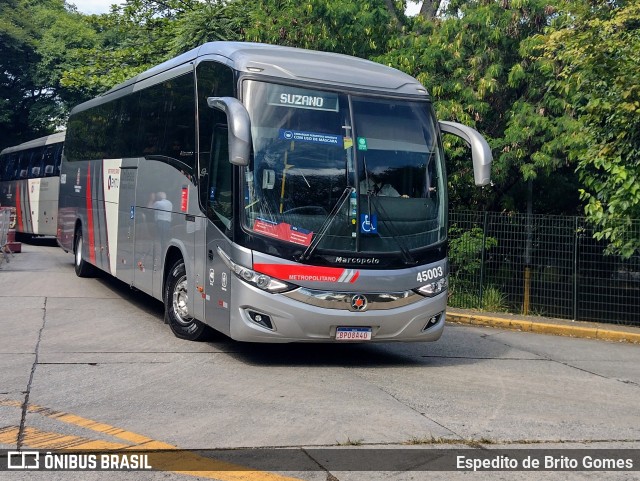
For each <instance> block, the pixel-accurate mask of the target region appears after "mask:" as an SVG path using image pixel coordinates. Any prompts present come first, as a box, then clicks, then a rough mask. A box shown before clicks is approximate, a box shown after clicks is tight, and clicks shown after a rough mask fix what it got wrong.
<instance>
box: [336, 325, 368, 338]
mask: <svg viewBox="0 0 640 481" xmlns="http://www.w3.org/2000/svg"><path fill="white" fill-rule="evenodd" d="M370 340H371V328H370V327H338V328H337V329H336V341H370Z"/></svg>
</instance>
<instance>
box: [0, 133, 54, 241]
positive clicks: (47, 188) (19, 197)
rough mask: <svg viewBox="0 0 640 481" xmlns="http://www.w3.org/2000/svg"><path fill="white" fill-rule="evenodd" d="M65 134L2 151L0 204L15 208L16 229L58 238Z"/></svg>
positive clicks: (42, 138) (0, 155) (19, 231)
mask: <svg viewBox="0 0 640 481" xmlns="http://www.w3.org/2000/svg"><path fill="white" fill-rule="evenodd" d="M64 136H65V133H64V132H58V133H55V134H51V135H47V136H45V137H40V138H39V139H34V140H30V141H28V142H24V143H22V144H20V145H16V146H14V147H7V148H6V149H4V150H3V151H2V152H0V205H1V206H2V207H12V208H14V209H15V230H16V232H18V233H20V234H26V235H49V236H54V235H56V227H57V224H58V220H57V215H58V186H59V177H60V160H61V157H62V145H63V143H64Z"/></svg>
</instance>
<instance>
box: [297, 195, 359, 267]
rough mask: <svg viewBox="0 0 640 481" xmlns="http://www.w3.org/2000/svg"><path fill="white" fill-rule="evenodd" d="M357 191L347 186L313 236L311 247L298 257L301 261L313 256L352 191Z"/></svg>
mask: <svg viewBox="0 0 640 481" xmlns="http://www.w3.org/2000/svg"><path fill="white" fill-rule="evenodd" d="M355 191H356V188H355V187H347V188H346V189H344V192H343V193H342V195H341V196H340V198H339V199H338V201H337V202H336V203H335V205H334V206H333V208H332V209H331V212H330V213H329V215H328V216H327V218H326V219H325V221H324V222H323V224H322V226H320V229H319V230H318V233H317V234H316V235H315V236H314V237H313V242H311V244H309V247H307V249H306V250H305V251H304V252H303V253H302V255H301V256H300V258H299V259H298V260H299V261H306V260H309V259H310V258H311V255H312V254H313V251H315V250H316V247H318V244H320V241H321V240H322V239H323V238H324V236H325V234H326V233H327V231H328V230H329V227H330V226H331V223H332V222H333V220H334V219H335V218H336V216H337V215H338V212H340V209H342V206H343V205H344V203H345V202H346V200H347V199H348V198H349V196H350V195H351V193H352V192H355Z"/></svg>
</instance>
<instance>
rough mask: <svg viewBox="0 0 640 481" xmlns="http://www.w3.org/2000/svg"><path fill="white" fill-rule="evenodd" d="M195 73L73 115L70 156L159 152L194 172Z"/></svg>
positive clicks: (68, 141) (69, 132)
mask: <svg viewBox="0 0 640 481" xmlns="http://www.w3.org/2000/svg"><path fill="white" fill-rule="evenodd" d="M194 144H195V102H194V85H193V75H192V74H187V75H183V76H180V77H177V78H174V79H171V80H167V81H165V82H162V83H160V84H157V85H153V86H151V87H149V88H146V89H144V90H141V91H139V92H134V93H131V94H130V95H128V96H126V97H121V98H119V99H116V100H113V101H111V102H108V103H106V104H102V105H99V106H96V107H93V108H91V109H88V110H84V111H82V112H78V113H77V114H75V115H73V116H72V117H71V118H70V119H69V126H68V130H67V139H66V156H67V158H68V159H69V161H75V160H93V159H104V158H115V159H118V158H124V157H138V156H139V157H144V156H156V157H163V159H160V158H158V159H156V160H165V161H167V162H169V163H170V164H172V165H174V166H175V167H176V168H180V169H184V170H187V171H189V173H193V172H194V171H195V154H194V151H195V146H194Z"/></svg>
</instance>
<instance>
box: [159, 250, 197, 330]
mask: <svg viewBox="0 0 640 481" xmlns="http://www.w3.org/2000/svg"><path fill="white" fill-rule="evenodd" d="M187 286H188V282H187V271H186V269H185V267H184V261H183V260H182V259H179V260H178V261H177V262H176V263H175V264H173V266H172V267H171V269H170V270H169V273H168V275H167V280H166V282H165V286H164V296H163V297H164V319H165V322H167V324H169V327H170V328H171V330H172V331H173V334H174V335H175V336H176V337H178V338H180V339H186V340H187V341H199V340H202V339H203V338H204V337H205V336H206V334H207V326H206V324H204V323H202V322H200V321H199V320H197V319H195V318H194V317H192V316H191V315H190V314H189V307H188V305H189V292H188V290H187Z"/></svg>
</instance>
